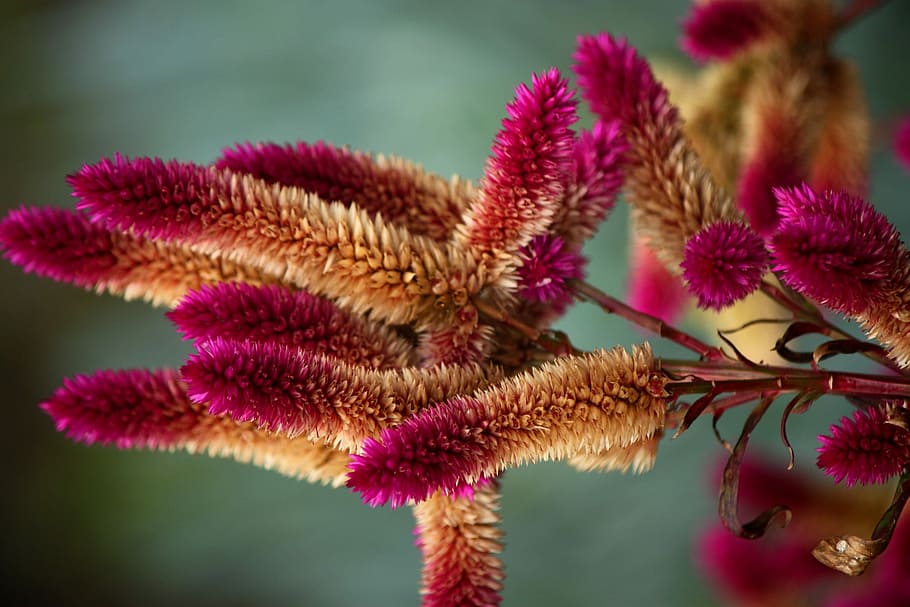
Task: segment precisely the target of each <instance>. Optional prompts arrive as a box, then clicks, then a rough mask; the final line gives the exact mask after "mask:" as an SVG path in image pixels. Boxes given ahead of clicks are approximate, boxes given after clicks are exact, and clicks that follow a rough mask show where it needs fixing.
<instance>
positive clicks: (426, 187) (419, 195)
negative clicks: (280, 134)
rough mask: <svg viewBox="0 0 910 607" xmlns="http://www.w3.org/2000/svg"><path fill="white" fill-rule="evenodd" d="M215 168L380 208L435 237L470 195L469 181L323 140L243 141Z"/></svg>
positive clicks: (444, 234) (447, 229)
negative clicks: (282, 142) (287, 142)
mask: <svg viewBox="0 0 910 607" xmlns="http://www.w3.org/2000/svg"><path fill="white" fill-rule="evenodd" d="M215 166H216V167H218V168H219V169H229V170H230V171H232V172H235V173H242V174H248V175H252V176H253V177H257V178H259V179H262V180H264V181H266V182H268V183H279V184H281V185H287V186H295V187H298V188H300V189H301V190H304V191H306V192H311V193H313V194H316V195H317V196H319V197H320V198H321V199H323V200H325V201H329V202H331V201H340V202H342V203H344V204H355V205H357V206H358V207H360V208H362V209H364V210H366V211H368V212H370V213H380V212H381V213H382V216H383V217H384V218H385V219H386V220H387V221H392V222H394V223H400V224H402V225H406V226H407V227H408V229H409V230H411V231H412V232H414V233H416V234H425V235H427V236H430V237H431V238H435V239H437V240H446V239H447V238H448V237H449V235H450V234H451V231H452V228H453V227H454V226H455V225H456V224H457V223H458V222H459V221H460V220H461V216H462V214H463V212H464V208H465V207H466V206H467V204H468V201H469V200H470V197H471V193H472V192H471V190H472V189H471V188H470V186H469V184H468V183H467V182H466V181H463V180H462V181H459V180H453V181H451V182H450V181H447V180H444V179H442V178H440V177H438V176H436V175H433V174H432V173H427V172H425V171H423V170H422V169H421V167H420V166H419V165H416V164H414V163H412V162H409V161H406V160H404V159H401V158H397V157H394V156H383V155H380V156H378V157H374V156H372V155H370V154H368V153H365V152H361V151H358V150H351V149H348V148H346V147H337V146H333V145H331V144H328V143H325V142H323V141H317V142H316V143H306V142H303V141H298V142H296V143H294V144H285V145H280V144H277V143H257V144H252V143H243V144H239V145H237V146H235V147H233V148H226V149H225V150H223V152H222V155H221V158H219V159H218V162H217V163H216V165H215Z"/></svg>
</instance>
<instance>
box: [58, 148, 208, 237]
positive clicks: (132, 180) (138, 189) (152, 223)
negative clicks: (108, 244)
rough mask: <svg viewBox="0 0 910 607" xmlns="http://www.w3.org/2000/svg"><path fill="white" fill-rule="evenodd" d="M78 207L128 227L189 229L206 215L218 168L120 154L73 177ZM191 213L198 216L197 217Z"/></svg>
mask: <svg viewBox="0 0 910 607" xmlns="http://www.w3.org/2000/svg"><path fill="white" fill-rule="evenodd" d="M67 181H68V182H69V184H70V185H71V186H72V188H73V196H75V197H77V198H79V202H78V203H77V204H76V208H78V209H80V210H84V211H86V212H88V213H89V215H90V216H91V217H92V219H93V220H95V221H100V222H103V223H104V224H106V225H108V226H111V227H116V228H120V229H123V230H127V229H130V228H132V227H134V226H135V227H137V228H138V229H139V230H141V231H142V232H143V233H144V234H145V235H147V236H149V237H151V238H167V239H173V238H177V237H179V236H181V235H185V234H187V233H189V232H188V230H190V229H192V228H193V227H195V225H198V223H199V222H201V221H202V218H201V217H200V215H201V214H202V213H203V212H204V211H205V206H206V204H205V203H207V202H210V201H211V198H212V192H211V188H212V187H213V180H212V174H211V173H210V172H209V169H207V168H206V167H204V166H201V165H197V164H194V163H191V162H178V161H176V160H171V161H167V162H165V161H163V160H161V159H159V158H134V159H132V160H130V159H129V158H126V157H124V156H121V155H120V154H116V155H115V156H114V158H113V159H108V158H104V159H102V160H101V161H100V162H99V163H97V164H89V165H85V166H84V167H82V170H80V171H79V172H78V173H75V174H73V175H70V176H69V177H67ZM191 216H192V217H193V218H195V220H193V221H191Z"/></svg>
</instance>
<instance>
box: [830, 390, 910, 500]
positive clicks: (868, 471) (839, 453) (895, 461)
mask: <svg viewBox="0 0 910 607" xmlns="http://www.w3.org/2000/svg"><path fill="white" fill-rule="evenodd" d="M890 421H893V420H890V419H889V414H888V409H887V408H886V407H885V406H878V407H871V408H869V409H866V410H865V411H862V410H860V411H856V412H855V413H854V414H853V417H852V418H850V417H844V418H841V420H840V422H839V423H837V424H833V425H832V426H831V436H827V435H822V436H819V437H818V440H819V441H820V442H821V447H819V448H818V467H819V468H821V469H822V470H824V471H825V473H826V474H828V475H829V476H832V477H834V479H835V480H836V481H837V482H843V483H845V484H846V485H847V486H850V485H855V484H856V483H861V484H863V485H868V484H875V483H884V482H887V481H888V480H889V479H891V478H892V477H893V476H895V475H897V474H900V473H901V472H902V471H903V470H904V468H906V467H907V466H908V465H910V431H907V430H906V429H905V428H904V427H902V426H900V425H897V424H894V423H889V422H890Z"/></svg>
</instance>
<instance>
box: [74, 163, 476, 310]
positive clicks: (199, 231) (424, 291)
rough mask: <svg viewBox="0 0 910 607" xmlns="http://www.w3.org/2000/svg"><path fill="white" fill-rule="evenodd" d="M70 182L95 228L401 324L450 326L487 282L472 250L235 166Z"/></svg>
mask: <svg viewBox="0 0 910 607" xmlns="http://www.w3.org/2000/svg"><path fill="white" fill-rule="evenodd" d="M70 182H71V184H72V185H73V189H74V194H75V195H76V196H78V197H79V198H80V202H79V203H78V204H77V206H79V207H80V208H84V209H86V210H87V211H88V212H89V215H90V216H91V217H92V219H93V220H95V221H100V222H103V223H105V224H106V225H110V226H113V227H116V228H118V229H123V230H126V229H131V230H133V231H134V232H136V233H138V234H141V235H146V236H149V237H151V238H155V239H161V240H164V241H167V242H178V243H181V244H186V245H191V246H192V247H193V250H195V251H198V252H200V253H204V254H208V255H212V256H226V257H227V258H228V259H229V260H231V261H233V262H237V263H244V264H247V265H251V266H253V267H256V268H262V269H263V270H264V271H269V272H273V273H276V274H280V275H281V277H282V282H284V283H288V284H291V285H294V286H297V287H300V288H305V289H307V290H309V291H310V292H312V293H314V294H317V295H322V296H326V297H329V298H332V299H335V300H336V301H338V302H339V303H340V304H341V305H343V306H344V307H346V308H347V309H348V310H349V311H351V312H353V313H365V312H367V311H368V310H369V311H371V314H372V315H373V316H374V317H375V318H376V319H377V320H380V321H386V322H390V323H392V324H400V323H408V322H411V321H412V320H414V319H415V318H418V317H419V318H420V319H421V323H422V325H426V324H434V323H435V324H440V323H447V322H449V321H451V315H450V314H448V313H447V312H449V311H451V310H453V309H454V307H455V306H453V303H454V304H455V305H464V300H465V299H466V298H467V296H468V295H470V294H472V293H475V292H477V290H479V289H480V288H481V287H482V285H483V284H484V282H485V278H484V277H485V275H486V270H485V268H484V266H483V265H481V263H480V261H479V260H478V259H476V257H475V256H474V255H473V254H472V253H470V252H468V251H463V250H460V249H458V248H456V247H454V246H452V245H447V244H445V243H440V242H437V241H435V240H432V239H429V238H426V237H424V236H420V235H416V234H411V233H410V232H408V231H407V230H406V229H405V228H403V227H401V226H397V225H394V224H390V223H387V222H386V221H385V220H383V219H382V217H381V216H379V215H376V216H374V215H370V214H369V213H367V212H366V211H364V210H363V209H360V208H359V207H357V206H355V205H348V206H346V205H342V204H341V203H337V202H336V203H327V202H325V201H323V200H322V199H321V198H319V197H317V196H316V195H314V194H311V193H308V192H306V191H304V190H300V189H299V188H295V187H293V186H282V185H280V184H269V183H266V182H264V181H262V180H259V179H256V178H253V177H250V176H248V175H241V174H233V173H231V172H230V171H228V170H227V169H223V170H219V169H216V168H212V167H203V166H199V165H195V164H192V163H179V162H175V161H171V162H167V163H165V162H163V161H160V160H152V159H147V158H139V159H134V160H126V159H124V158H122V157H120V156H116V157H115V158H114V160H113V161H111V160H102V161H101V162H100V163H98V164H97V165H89V166H86V167H84V168H83V169H82V171H80V172H79V173H78V174H76V175H73V176H71V177H70ZM456 298H457V301H453V300H454V299H456ZM458 302H461V303H460V304H458ZM420 328H424V326H421V327H420Z"/></svg>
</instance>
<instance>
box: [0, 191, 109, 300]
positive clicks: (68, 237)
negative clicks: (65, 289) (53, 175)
mask: <svg viewBox="0 0 910 607" xmlns="http://www.w3.org/2000/svg"><path fill="white" fill-rule="evenodd" d="M0 246H2V247H3V248H4V249H6V251H5V252H4V256H5V257H6V258H7V259H9V260H10V261H11V262H13V263H14V264H16V265H17V266H21V267H22V268H23V269H24V270H25V271H26V272H34V273H35V274H37V275H39V276H44V277H46V278H51V279H53V280H58V281H61V282H68V283H71V284H74V285H76V286H79V287H83V288H86V287H92V286H94V285H95V284H96V283H97V282H98V281H99V280H100V279H101V278H102V277H106V276H109V275H110V274H111V273H112V271H113V270H114V266H115V265H116V263H117V260H116V258H115V257H114V255H112V254H111V247H112V244H111V236H110V232H108V231H107V230H105V229H104V228H103V227H101V226H96V225H93V224H92V223H91V222H90V221H89V220H88V219H87V218H86V217H85V216H83V215H82V214H81V213H76V212H74V211H70V210H65V209H55V208H44V209H39V208H30V207H22V208H20V209H16V210H14V211H11V212H10V213H9V215H7V216H6V217H5V218H4V219H3V220H2V221H0Z"/></svg>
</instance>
